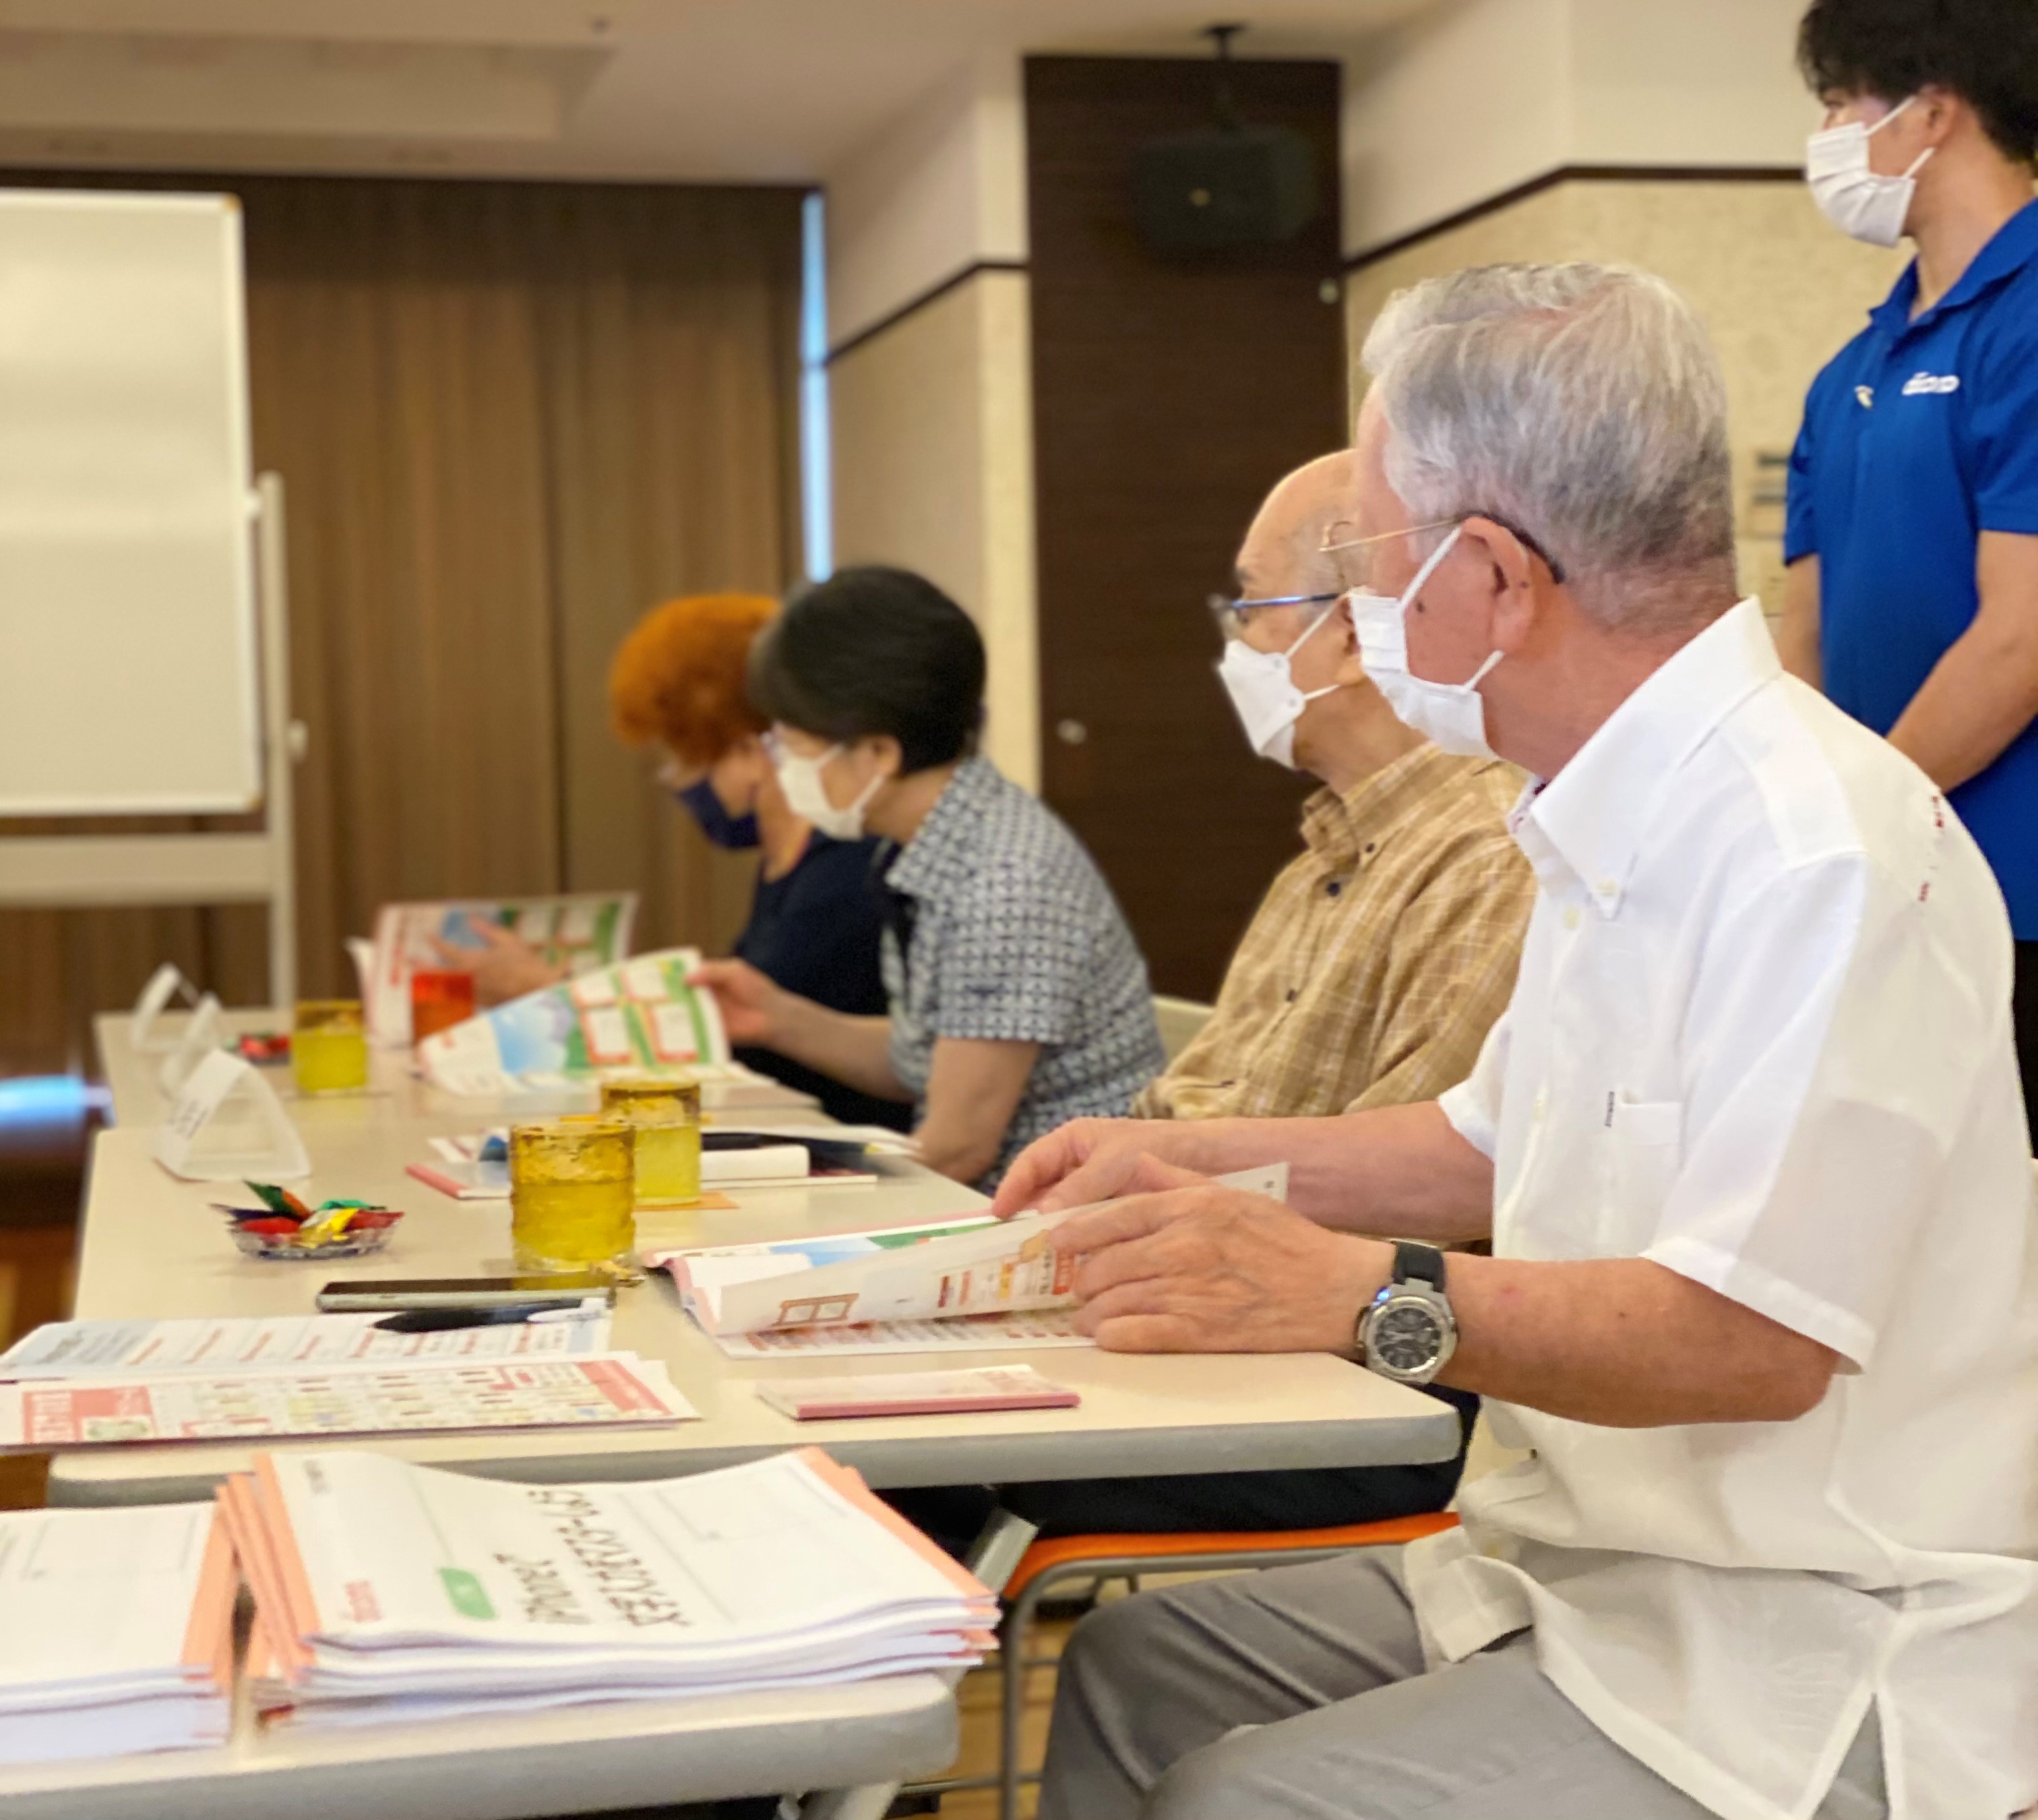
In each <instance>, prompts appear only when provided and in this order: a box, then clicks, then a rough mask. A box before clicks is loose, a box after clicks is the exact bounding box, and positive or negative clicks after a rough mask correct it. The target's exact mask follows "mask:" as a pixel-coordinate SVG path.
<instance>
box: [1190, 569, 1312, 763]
mask: <svg viewBox="0 0 2038 1820" xmlns="http://www.w3.org/2000/svg"><path fill="white" fill-rule="evenodd" d="M1335 611H1336V609H1335V608H1333V609H1332V611H1331V612H1327V613H1324V615H1323V616H1321V617H1320V618H1319V619H1318V620H1316V622H1315V623H1314V624H1312V625H1311V626H1310V628H1309V630H1308V631H1305V632H1304V633H1303V634H1302V635H1301V637H1300V638H1299V639H1296V641H1295V642H1294V643H1293V644H1292V645H1290V646H1289V647H1288V648H1287V649H1286V650H1285V651H1256V650H1254V649H1253V648H1252V646H1250V645H1248V643H1246V642H1245V641H1244V639H1232V640H1231V641H1230V643H1228V644H1227V645H1225V647H1224V658H1223V661H1222V662H1221V663H1219V664H1218V666H1217V673H1218V676H1219V677H1221V678H1222V681H1223V683H1224V686H1225V692H1226V693H1228V694H1229V696H1230V697H1231V705H1232V707H1233V708H1234V709H1236V710H1237V714H1238V722H1239V725H1240V726H1242V727H1244V729H1245V737H1246V739H1247V741H1248V742H1249V743H1250V744H1251V745H1252V749H1253V750H1254V751H1255V752H1256V753H1259V754H1260V756H1261V757H1262V758H1271V759H1272V760H1274V762H1275V764H1285V765H1286V766H1287V768H1289V769H1290V771H1293V770H1294V768H1295V722H1297V721H1298V720H1300V719H1301V718H1302V710H1303V709H1304V708H1305V707H1308V706H1309V703H1311V702H1313V701H1314V700H1316V697H1317V696H1324V695H1332V694H1335V692H1336V691H1337V688H1338V684H1335V683H1332V684H1331V685H1330V687H1329V688H1319V689H1312V690H1310V691H1309V693H1308V694H1307V695H1305V694H1304V693H1303V692H1301V690H1300V689H1298V688H1296V687H1295V677H1294V671H1293V670H1292V669H1290V665H1289V661H1288V660H1289V659H1290V658H1292V657H1294V654H1296V652H1297V651H1298V650H1301V648H1302V646H1304V645H1305V644H1307V643H1309V640H1310V639H1312V638H1313V637H1314V636H1315V635H1316V628H1317V627H1319V626H1321V625H1323V624H1325V623H1326V622H1327V621H1328V620H1330V619H1331V617H1332V614H1333V613H1335Z"/></svg>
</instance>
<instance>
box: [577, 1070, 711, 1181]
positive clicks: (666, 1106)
mask: <svg viewBox="0 0 2038 1820" xmlns="http://www.w3.org/2000/svg"><path fill="white" fill-rule="evenodd" d="M700 1098H701V1096H700V1083H699V1082H697V1081H685V1080H677V1079H672V1077H670V1076H663V1075H661V1076H647V1077H645V1078H643V1079H635V1080H619V1081H604V1082H603V1083H601V1109H602V1112H603V1113H604V1115H606V1116H607V1117H610V1118H619V1119H622V1120H625V1121H627V1124H629V1126H630V1128H631V1130H632V1131H634V1132H635V1133H636V1136H637V1204H638V1206H639V1207H691V1206H692V1205H693V1204H695V1202H696V1201H698V1200H699V1199H700V1197H701V1113H700Z"/></svg>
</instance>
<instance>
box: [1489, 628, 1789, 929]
mask: <svg viewBox="0 0 2038 1820" xmlns="http://www.w3.org/2000/svg"><path fill="white" fill-rule="evenodd" d="M1780 675H1782V664H1781V663H1780V662H1779V661H1778V659H1777V656H1776V646H1775V642H1774V641H1773V640H1772V639H1771V637H1770V635H1769V627H1768V624H1767V622H1766V621H1765V620H1763V616H1762V606H1761V603H1760V601H1756V600H1754V599H1753V598H1752V597H1751V598H1750V599H1748V600H1744V601H1741V603H1740V605H1737V606H1736V607H1734V608H1733V609H1730V610H1729V611H1728V612H1725V613H1722V615H1721V616H1719V618H1718V619H1717V620H1714V621H1713V623H1712V624H1710V625H1709V626H1707V628H1706V629H1705V630H1704V631H1702V632H1700V633H1699V635H1698V636H1697V637H1696V638H1695V639H1692V640H1691V643H1688V644H1687V645H1685V646H1684V647H1683V648H1682V649H1681V650H1678V651H1677V652H1676V653H1675V654H1673V655H1672V657H1671V658H1669V661H1668V662H1665V664H1663V665H1661V668H1659V669H1657V670H1656V672H1655V673H1654V674H1653V675H1651V676H1650V677H1647V678H1646V680H1645V681H1643V683H1642V686H1641V687H1640V688H1638V689H1636V690H1635V692H1634V693H1633V694H1632V695H1631V696H1629V697H1628V698H1627V700H1625V701H1624V702H1623V703H1621V704H1620V706H1619V707H1617V708H1616V709H1615V710H1614V711H1613V712H1612V714H1610V715H1608V716H1607V718H1606V720H1605V721H1604V723H1603V724H1602V725H1601V726H1600V728H1599V730H1597V732H1596V733H1594V734H1593V736H1592V737H1591V738H1589V739H1588V740H1587V741H1585V744H1584V745H1582V746H1581V747H1580V748H1579V749H1578V753H1577V755H1576V756H1574V757H1573V759H1572V760H1571V761H1570V764H1566V766H1565V767H1564V768H1563V770H1562V771H1560V772H1558V773H1557V775H1555V777H1553V778H1551V779H1550V780H1549V782H1548V783H1546V784H1544V786H1543V787H1541V789H1540V790H1539V791H1536V794H1535V795H1534V797H1533V798H1532V799H1531V800H1528V801H1527V802H1525V804H1524V806H1523V808H1522V810H1521V811H1518V812H1517V817H1518V823H1519V825H1518V826H1517V828H1516V838H1517V840H1519V841H1520V843H1521V849H1522V851H1524V852H1525V853H1526V854H1527V855H1528V859H1529V861H1530V863H1532V864H1533V865H1534V866H1535V867H1536V873H1537V875H1538V876H1539V877H1544V876H1546V875H1547V868H1548V866H1549V863H1550V862H1551V859H1556V860H1559V861H1561V862H1562V864H1563V866H1564V867H1566V868H1567V869H1568V870H1570V872H1571V873H1573V874H1575V875H1576V877H1577V878H1578V880H1579V882H1582V884H1583V885H1584V886H1585V890H1586V892H1587V893H1589V896H1590V897H1591V898H1592V901H1593V904H1595V905H1596V906H1597V908H1598V909H1599V912H1600V915H1602V916H1608V917H1611V916H1615V915H1616V914H1617V913H1618V912H1619V908H1620V901H1621V897H1622V895H1623V893H1625V892H1626V890H1627V880H1628V876H1629V874H1630V873H1631V872H1632V870H1634V866H1635V855H1637V854H1638V852H1639V851H1641V847H1642V841H1643V840H1644V839H1645V838H1646V836H1647V835H1648V832H1649V831H1650V828H1651V827H1652V826H1653V825H1654V824H1655V821H1656V820H1657V813H1656V806H1657V799H1658V798H1660V797H1661V794H1663V791H1664V790H1665V787H1666V786H1667V785H1668V784H1669V781H1670V779H1672V777H1673V776H1675V775H1676V772H1678V770H1679V769H1680V768H1681V767H1682V765H1683V764H1684V760H1686V759H1688V757H1689V756H1691V753H1693V752H1694V751H1695V750H1696V749H1698V747H1699V745H1701V744H1703V741H1705V740H1706V738H1707V737H1708V736H1709V735H1710V734H1712V733H1713V732H1714V730H1716V729H1717V728H1718V726H1719V725H1720V724H1721V722H1723V721H1724V720H1725V719H1726V718H1727V716H1728V715H1730V714H1731V713H1733V711H1734V709H1735V708H1737V707H1739V706H1740V705H1741V703H1742V702H1744V701H1745V700H1747V699H1748V696H1751V695H1752V694H1753V693H1754V692H1756V690H1757V689H1759V688H1761V687H1762V686H1763V684H1765V683H1767V682H1770V681H1773V680H1774V679H1775V677H1779V676H1780ZM1546 847H1547V851H1543V849H1544V848H1546Z"/></svg>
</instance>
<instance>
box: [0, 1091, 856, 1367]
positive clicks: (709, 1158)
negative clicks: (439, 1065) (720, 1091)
mask: <svg viewBox="0 0 2038 1820" xmlns="http://www.w3.org/2000/svg"><path fill="white" fill-rule="evenodd" d="M704 1135H706V1136H707V1137H708V1139H709V1141H708V1143H707V1144H706V1147H704V1148H703V1151H702V1152H701V1182H702V1185H703V1186H704V1187H706V1188H710V1189H760V1188H802V1187H804V1188H869V1187H872V1186H873V1185H875V1184H876V1183H877V1181H878V1179H879V1178H878V1177H877V1175H876V1174H874V1173H873V1171H871V1170H869V1169H867V1168H860V1167H858V1166H857V1164H858V1162H860V1160H861V1159H862V1157H863V1155H864V1154H865V1152H866V1149H867V1148H868V1147H867V1146H866V1145H865V1144H863V1143H861V1142H860V1141H857V1140H854V1139H851V1140H843V1139H836V1138H828V1139H820V1138H806V1139H788V1140H786V1141H785V1142H783V1143H781V1142H779V1141H778V1137H779V1134H778V1133H777V1132H745V1131H739V1130H737V1129H734V1128H731V1127H729V1126H725V1125H717V1126H715V1127H714V1128H713V1130H712V1132H710V1133H707V1134H704ZM428 1141H429V1142H430V1146H431V1148H432V1151H433V1153H434V1155H433V1158H432V1160H431V1161H430V1162H414V1163H407V1164H406V1165H405V1166H404V1173H405V1174H407V1175H409V1176H411V1177H414V1178H415V1180H417V1181H421V1182H422V1183H424V1184H425V1185H426V1187H427V1188H435V1189H438V1191H439V1192H440V1193H441V1194H444V1195H450V1196H452V1197H453V1199H454V1200H508V1199H509V1148H508V1146H509V1130H508V1128H507V1127H498V1128H497V1129H495V1130H493V1131H485V1132H463V1133H461V1134H460V1135H459V1136H454V1137H435V1138H432V1139H429V1140H428ZM5 1363H6V1361H5V1360H4V1359H0V1365H4V1364H5Z"/></svg>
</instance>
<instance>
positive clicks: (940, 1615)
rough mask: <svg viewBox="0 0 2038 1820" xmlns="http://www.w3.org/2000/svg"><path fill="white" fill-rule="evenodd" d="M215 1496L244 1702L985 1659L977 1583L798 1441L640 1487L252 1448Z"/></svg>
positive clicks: (343, 1699) (303, 1718)
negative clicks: (236, 1601) (248, 1688)
mask: <svg viewBox="0 0 2038 1820" xmlns="http://www.w3.org/2000/svg"><path fill="white" fill-rule="evenodd" d="M220 1507H221V1509H222V1512H223V1513H224V1516H225V1521H226V1523H227V1526H228V1527H229V1530H230V1532H231V1534H232V1535H233V1542H234V1547H235V1550H236V1553H237V1556H238V1558H239V1560H240V1562H241V1568H242V1570H243V1572H244V1574H245V1575H246V1576H247V1578H248V1582H249V1583H250V1585H251V1587H252V1590H253V1592H254V1603H255V1622H254V1631H253V1634H252V1638H251V1640H250V1647H249V1656H248V1674H249V1677H250V1679H251V1680H252V1682H253V1685H254V1693H255V1697H256V1704H257V1705H258V1706H259V1708H262V1709H263V1711H264V1712H268V1713H270V1714H271V1716H275V1717H276V1718H278V1719H287V1720H288V1721H289V1722H290V1723H296V1724H301V1725H315V1726H342V1725H347V1724H353V1723H367V1722H371V1721H373V1720H401V1719H417V1718H424V1717H438V1716H450V1715H453V1714H461V1713H492V1712H521V1711H528V1710H530V1709H532V1708H536V1707H540V1706H544V1705H557V1704H570V1703H578V1702H583V1701H607V1700H632V1699H652V1698H660V1697H672V1695H675V1694H679V1693H723V1692H728V1691H731V1690H733V1689H748V1688H766V1687H782V1686H799V1685H814V1684H817V1683H822V1682H843V1681H853V1680H861V1679H864V1678H868V1677H870V1676H873V1675H880V1674H900V1673H903V1672H906V1671H907V1670H917V1669H926V1668H944V1669H949V1668H961V1667H966V1666H970V1665H972V1664H973V1663H976V1662H978V1661H980V1660H981V1659H982V1658H983V1654H984V1651H986V1649H987V1647H989V1646H990V1644H991V1636H990V1634H989V1633H990V1632H991V1629H992V1627H993V1625H994V1623H995V1621H996V1610H997V1605H996V1601H995V1599H994V1598H993V1596H992V1594H991V1592H990V1591H989V1590H988V1589H987V1587H983V1585H981V1584H980V1583H979V1582H977V1581H976V1580H975V1579H973V1578H972V1576H971V1575H969V1574H968V1572H965V1571H964V1569H963V1568H961V1567H960V1566H958V1565H957V1564H956V1563H955V1562H954V1561H953V1560H949V1558H948V1556H945V1555H944V1554H942V1553H941V1551H940V1550H939V1549H937V1548H935V1547H934V1545H933V1544H932V1543H931V1542H930V1541H928V1540H927V1539H926V1538H925V1537H924V1536H922V1535H921V1534H919V1532H918V1531H917V1530H914V1529H912V1528H911V1526H909V1525H908V1524H907V1523H906V1522H905V1521H904V1520H903V1519H902V1518H900V1517H899V1516H898V1515H896V1514H895V1513H894V1512H892V1511H890V1510H888V1508H887V1507H885V1505H883V1504H882V1503H879V1501H878V1500H877V1499H876V1498H875V1497H873V1496H872V1495H871V1493H870V1492H869V1489H868V1488H866V1486H865V1485H864V1484H863V1482H862V1480H861V1479H860V1478H858V1477H857V1475H856V1474H855V1473H853V1472H851V1471H850V1470H849V1469H847V1468H846V1467H843V1466H840V1465H837V1464H836V1463H835V1462H833V1461H832V1460H831V1459H829V1458H828V1457H827V1455H825V1454H822V1453H820V1451H818V1450H816V1449H813V1448H807V1449H803V1450H800V1451H798V1452H796V1453H788V1454H778V1455H776V1456H775V1457H773V1458H769V1459H764V1460H759V1461H755V1462H751V1463H750V1464H748V1465H741V1466H734V1467H730V1468H728V1469H725V1470H723V1471H720V1472H713V1473H698V1474H695V1475H694V1476H692V1477H686V1478H680V1479H672V1480H668V1481H662V1482H654V1483H650V1484H585V1485H518V1484H504V1483H500V1482H498V1481H492V1480H487V1479H478V1478H473V1477H468V1476H465V1475H463V1474H460V1473H445V1472H437V1471H434V1470H433V1469H430V1468H428V1467H423V1466H416V1465H411V1464H409V1463H408V1462H404V1461H401V1460H396V1459H392V1458H386V1457H384V1456H382V1455H379V1454H366V1453H335V1452H313V1453H300V1454H261V1455H259V1456H257V1458H256V1469H255V1471H254V1472H253V1473H248V1474H237V1475H235V1476H234V1477H233V1478H232V1479H230V1480H229V1481H228V1482H227V1484H225V1486H224V1487H223V1488H222V1491H221V1493H220Z"/></svg>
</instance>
